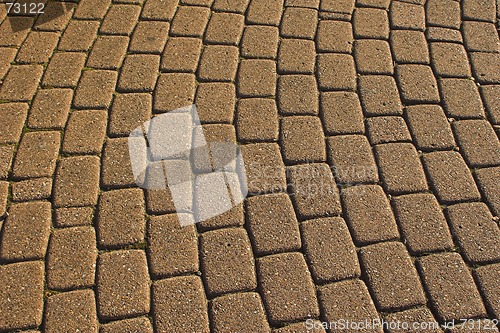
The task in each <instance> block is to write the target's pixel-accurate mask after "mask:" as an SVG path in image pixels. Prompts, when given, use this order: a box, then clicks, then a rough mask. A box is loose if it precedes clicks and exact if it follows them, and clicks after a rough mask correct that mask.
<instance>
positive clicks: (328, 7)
mask: <svg viewBox="0 0 500 333" xmlns="http://www.w3.org/2000/svg"><path fill="white" fill-rule="evenodd" d="M354 3H355V0H342V1H337V0H322V1H321V4H320V11H321V12H330V13H339V14H345V15H351V14H352V12H353V11H354Z"/></svg>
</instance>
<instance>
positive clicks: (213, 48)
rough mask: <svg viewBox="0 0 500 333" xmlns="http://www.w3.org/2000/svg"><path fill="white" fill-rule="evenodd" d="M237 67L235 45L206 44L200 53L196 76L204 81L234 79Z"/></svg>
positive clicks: (236, 49)
mask: <svg viewBox="0 0 500 333" xmlns="http://www.w3.org/2000/svg"><path fill="white" fill-rule="evenodd" d="M242 64H243V62H242ZM237 69H238V48H237V47H236V46H227V45H208V46H206V47H205V49H204V50H203V54H202V55H201V61H200V66H199V69H198V77H199V78H200V79H201V80H205V81H234V78H235V76H236V70H237ZM241 70H242V69H240V71H241Z"/></svg>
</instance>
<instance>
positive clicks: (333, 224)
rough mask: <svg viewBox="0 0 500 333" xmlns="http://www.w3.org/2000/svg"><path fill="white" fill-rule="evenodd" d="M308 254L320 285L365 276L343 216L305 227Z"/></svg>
mask: <svg viewBox="0 0 500 333" xmlns="http://www.w3.org/2000/svg"><path fill="white" fill-rule="evenodd" d="M301 231H302V238H303V240H304V252H305V256H306V259H307V262H308V263H309V266H310V267H311V273H312V276H313V277H314V280H315V281H316V282H317V283H324V282H328V281H337V280H343V279H347V278H353V277H357V276H359V275H360V274H361V270H360V268H359V263H358V257H357V254H356V248H355V247H354V244H353V242H352V239H351V236H350V234H349V229H347V225H346V224H345V221H344V220H343V219H342V218H340V217H335V218H323V219H316V220H309V221H305V222H303V223H302V224H301Z"/></svg>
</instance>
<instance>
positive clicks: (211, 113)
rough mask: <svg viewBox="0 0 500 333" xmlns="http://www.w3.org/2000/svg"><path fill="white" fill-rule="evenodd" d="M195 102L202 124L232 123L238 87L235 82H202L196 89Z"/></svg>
mask: <svg viewBox="0 0 500 333" xmlns="http://www.w3.org/2000/svg"><path fill="white" fill-rule="evenodd" d="M195 104H196V111H197V112H198V117H199V118H200V121H201V123H202V124H204V123H232V122H233V118H234V113H235V106H236V88H235V86H234V84H233V83H219V82H215V83H212V82H206V83H200V84H198V89H197V91H196V98H195Z"/></svg>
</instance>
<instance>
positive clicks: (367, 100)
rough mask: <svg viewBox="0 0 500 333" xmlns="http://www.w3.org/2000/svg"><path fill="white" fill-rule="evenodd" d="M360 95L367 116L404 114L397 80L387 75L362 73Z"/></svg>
mask: <svg viewBox="0 0 500 333" xmlns="http://www.w3.org/2000/svg"><path fill="white" fill-rule="evenodd" d="M359 95H360V99H361V103H362V105H363V110H364V112H365V115H366V116H384V115H387V116H389V115H397V116H398V115H402V114H403V106H402V105H401V100H400V98H399V92H398V88H397V86H396V81H394V78H393V77H391V76H386V75H361V76H360V77H359Z"/></svg>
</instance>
